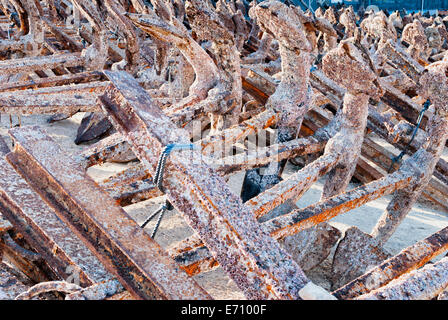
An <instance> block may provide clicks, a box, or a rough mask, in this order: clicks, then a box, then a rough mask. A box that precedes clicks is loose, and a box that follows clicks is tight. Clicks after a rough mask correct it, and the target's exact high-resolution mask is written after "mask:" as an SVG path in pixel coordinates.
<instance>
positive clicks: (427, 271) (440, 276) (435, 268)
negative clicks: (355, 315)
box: [356, 258, 448, 300]
mask: <svg viewBox="0 0 448 320" xmlns="http://www.w3.org/2000/svg"><path fill="white" fill-rule="evenodd" d="M447 286H448V258H443V259H442V260H440V261H438V262H436V263H434V264H428V265H426V266H425V267H423V268H422V269H420V270H414V271H411V272H410V273H408V274H405V275H403V276H401V277H400V278H398V279H395V280H392V281H391V282H390V283H389V284H388V285H386V286H385V287H382V288H379V289H377V290H374V291H371V292H369V293H367V294H364V295H362V296H360V297H357V298H356V300H429V299H432V298H434V297H437V295H438V294H439V293H441V292H442V291H443V290H444V289H445V288H446V287H447Z"/></svg>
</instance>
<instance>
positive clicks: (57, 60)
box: [0, 53, 84, 74]
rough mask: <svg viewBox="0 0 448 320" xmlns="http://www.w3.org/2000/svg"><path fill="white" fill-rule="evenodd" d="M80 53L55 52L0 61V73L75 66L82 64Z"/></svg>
mask: <svg viewBox="0 0 448 320" xmlns="http://www.w3.org/2000/svg"><path fill="white" fill-rule="evenodd" d="M83 63H84V62H83V59H82V58H81V54H80V53H66V54H55V55H50V56H42V57H32V58H21V59H14V60H4V61H0V74H16V73H20V72H33V71H36V70H45V69H53V68H56V67H61V66H64V67H75V66H81V65H83Z"/></svg>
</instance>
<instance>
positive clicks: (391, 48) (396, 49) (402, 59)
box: [380, 40, 425, 83]
mask: <svg viewBox="0 0 448 320" xmlns="http://www.w3.org/2000/svg"><path fill="white" fill-rule="evenodd" d="M380 54H382V55H384V56H385V57H386V58H387V63H389V64H392V65H393V66H394V67H395V68H397V69H400V70H402V71H403V72H404V73H405V74H406V75H407V76H408V77H409V78H410V79H411V80H413V81H414V82H415V83H418V81H419V78H420V76H421V75H422V73H423V71H424V70H425V67H423V66H422V65H421V64H420V63H418V62H417V61H415V60H414V59H413V58H412V57H411V56H410V55H409V54H408V53H407V52H406V51H404V49H403V48H402V47H401V46H400V45H398V44H395V43H394V42H393V41H392V40H388V41H387V43H386V45H384V46H383V47H382V48H381V50H380Z"/></svg>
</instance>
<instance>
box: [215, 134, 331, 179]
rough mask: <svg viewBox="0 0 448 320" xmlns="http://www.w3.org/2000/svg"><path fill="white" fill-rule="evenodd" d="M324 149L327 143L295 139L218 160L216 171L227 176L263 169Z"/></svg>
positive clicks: (308, 139) (309, 138) (310, 138)
mask: <svg viewBox="0 0 448 320" xmlns="http://www.w3.org/2000/svg"><path fill="white" fill-rule="evenodd" d="M324 147H325V142H323V141H317V140H316V139H314V138H313V137H308V138H302V139H295V140H291V141H288V142H283V143H279V144H274V145H271V146H269V147H265V148H257V149H256V150H255V151H254V152H249V153H240V154H237V155H235V156H229V157H225V158H222V159H218V160H216V162H218V163H219V165H218V166H217V167H216V170H217V172H218V173H222V174H224V175H225V174H229V173H231V172H235V171H239V170H247V169H252V168H255V167H261V166H263V165H266V164H269V163H270V162H272V161H281V160H283V159H289V158H294V157H298V156H300V155H306V154H311V153H317V152H320V151H322V150H323V149H324ZM212 166H213V165H212Z"/></svg>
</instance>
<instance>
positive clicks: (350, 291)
mask: <svg viewBox="0 0 448 320" xmlns="http://www.w3.org/2000/svg"><path fill="white" fill-rule="evenodd" d="M446 250H448V228H443V229H442V230H440V231H438V232H436V233H434V234H432V235H430V236H429V237H427V238H425V239H423V240H420V241H418V242H417V243H415V244H413V245H411V246H410V247H408V248H405V249H404V250H402V251H401V252H400V253H398V254H397V255H395V256H393V257H392V258H390V259H388V260H386V261H384V262H383V263H382V264H380V265H379V266H376V267H374V268H372V269H370V270H369V271H368V272H366V273H365V274H364V275H362V276H361V277H359V278H357V279H355V280H353V281H351V282H349V283H347V284H346V285H344V286H343V287H341V288H339V289H337V290H336V291H334V292H333V294H334V295H335V296H336V297H338V298H339V299H354V298H356V297H357V296H361V295H363V294H366V293H369V292H370V291H372V290H376V289H378V288H380V287H383V286H385V285H387V284H388V283H389V282H390V281H392V280H393V279H396V278H398V277H399V276H401V275H403V274H404V273H407V272H410V271H412V270H416V269H418V268H420V267H421V266H423V265H425V264H426V263H427V262H428V261H430V260H431V259H432V258H434V257H436V256H438V255H439V254H441V253H443V252H444V251H446Z"/></svg>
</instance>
